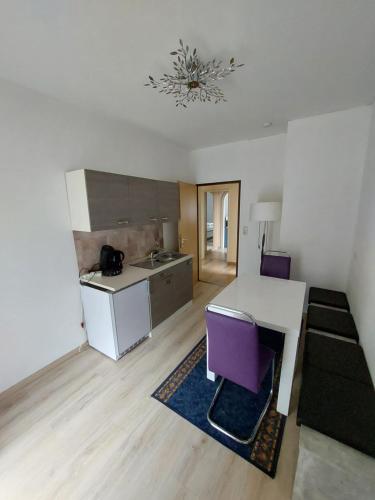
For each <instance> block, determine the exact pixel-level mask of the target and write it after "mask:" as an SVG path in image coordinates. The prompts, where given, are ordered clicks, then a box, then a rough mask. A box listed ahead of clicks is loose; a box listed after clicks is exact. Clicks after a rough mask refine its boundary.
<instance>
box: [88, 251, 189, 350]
mask: <svg viewBox="0 0 375 500" xmlns="http://www.w3.org/2000/svg"><path fill="white" fill-rule="evenodd" d="M173 259H174V260H171V261H169V262H166V263H163V262H161V263H160V262H159V263H158V265H156V266H155V267H154V268H152V267H151V268H150V267H135V266H127V267H126V268H125V269H124V271H123V273H122V274H120V275H118V276H102V275H101V273H91V274H89V275H86V276H81V296H82V303H83V309H84V316H85V324H86V330H87V337H88V342H89V344H90V345H91V346H92V347H94V348H95V349H97V350H98V351H100V352H102V353H103V354H106V355H107V356H109V357H110V358H112V359H115V360H117V359H119V358H120V357H121V356H123V355H124V354H125V353H126V352H128V351H129V350H130V349H132V348H133V347H135V346H136V345H137V344H138V343H140V342H141V341H142V340H143V339H145V338H146V337H147V336H149V335H150V334H151V332H152V330H153V329H154V328H155V327H156V326H158V325H159V324H161V323H162V322H163V321H164V320H166V319H167V318H169V317H170V316H172V315H173V314H174V313H176V312H177V311H179V310H180V309H181V308H183V307H185V306H186V305H188V304H189V303H191V301H192V299H193V277H192V256H191V255H181V254H175V256H174V257H173ZM140 265H141V266H142V265H145V266H147V265H148V261H145V263H142V262H141V263H140Z"/></svg>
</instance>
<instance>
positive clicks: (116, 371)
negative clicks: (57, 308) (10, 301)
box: [0, 283, 299, 500]
mask: <svg viewBox="0 0 375 500" xmlns="http://www.w3.org/2000/svg"><path fill="white" fill-rule="evenodd" d="M219 291H220V287H218V286H215V285H209V284H206V283H199V284H198V285H197V286H196V288H195V299H194V304H193V306H191V307H190V308H189V309H188V310H186V311H184V312H182V313H181V314H179V315H178V316H177V317H174V318H172V320H170V321H169V322H168V323H167V324H166V325H164V326H163V327H162V328H159V329H158V331H157V333H156V334H155V335H154V337H153V338H152V339H149V340H147V341H146V342H144V343H143V344H141V345H140V346H139V347H137V348H136V349H135V350H134V351H132V352H131V353H129V354H128V355H127V356H125V357H124V358H122V359H121V360H120V361H118V362H117V363H116V362H114V361H112V360H110V359H108V358H106V357H105V356H103V355H101V354H99V353H98V352H96V351H94V350H93V349H91V348H87V349H85V350H83V351H82V352H81V353H79V354H75V355H73V356H70V357H67V358H65V359H63V360H62V361H60V362H58V363H55V364H54V365H52V366H51V367H49V368H47V369H44V370H43V371H42V372H40V373H38V374H36V375H34V376H33V377H31V379H29V380H28V381H26V382H23V383H21V384H18V385H17V386H16V387H14V388H12V389H10V390H8V391H7V392H5V393H3V394H1V395H0V498H1V499H2V500H13V499H27V500H34V499H43V500H44V499H48V500H50V499H51V500H52V499H53V500H57V499H63V500H71V499H72V500H74V499H80V500H91V499H101V500H102V499H103V500H110V499H116V500H117V499H121V500H122V499H124V500H132V499H137V500H143V499H155V500H159V499H160V500H169V499H205V500H209V499H215V500H220V499H223V500H229V499H236V500H240V499H252V500H256V499H262V500H276V499H277V500H286V499H290V498H291V491H292V484H293V479H294V473H295V467H296V458H297V446H298V433H299V431H298V428H297V427H296V424H295V411H294V410H293V412H292V414H291V415H290V417H289V418H288V419H287V424H286V429H285V434H284V440H283V444H282V448H281V454H280V460H279V466H278V471H277V475H276V478H275V479H273V480H272V479H271V478H269V477H268V476H266V475H265V474H263V473H262V472H260V471H259V470H258V469H256V468H255V467H253V466H251V465H249V464H248V463H247V462H246V461H244V460H243V459H241V458H240V457H239V456H237V455H235V454H234V453H233V452H231V451H230V450H228V449H226V448H225V447H223V446H222V445H220V444H219V443H218V442H216V441H214V440H213V439H211V438H210V437H209V436H207V435H206V434H204V433H202V432H201V431H200V430H199V429H197V428H195V427H194V426H193V425H191V424H190V423H189V422H187V421H185V420H184V419H183V418H180V417H179V416H177V415H176V414H175V413H173V412H172V411H170V410H168V409H167V408H166V407H165V406H163V405H162V404H160V403H159V402H157V401H156V400H154V399H152V398H150V394H151V393H152V392H153V391H154V389H155V388H156V387H157V386H158V385H159V384H160V383H161V382H162V381H163V380H164V379H165V377H166V376H167V375H168V374H169V373H170V372H171V371H172V370H173V369H174V368H175V367H176V365H177V363H178V362H179V361H180V360H181V359H182V358H183V357H184V356H185V355H186V354H187V353H188V352H189V351H190V349H191V348H192V347H193V346H194V344H195V343H196V342H197V341H198V340H199V339H200V338H201V337H202V336H203V335H204V322H203V306H204V305H205V304H206V303H207V302H208V301H209V300H210V298H212V297H213V296H214V295H216V294H217V293H218V292H219ZM41 348H42V346H41ZM295 385H298V384H295Z"/></svg>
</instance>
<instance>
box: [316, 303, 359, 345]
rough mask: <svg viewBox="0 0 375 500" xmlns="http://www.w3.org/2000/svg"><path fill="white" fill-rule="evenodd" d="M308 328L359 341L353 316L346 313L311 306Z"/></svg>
mask: <svg viewBox="0 0 375 500" xmlns="http://www.w3.org/2000/svg"><path fill="white" fill-rule="evenodd" d="M306 328H307V329H314V330H321V331H323V332H328V333H332V334H334V335H339V336H340V337H344V338H347V339H351V340H355V341H356V342H358V340H359V337H358V332H357V328H356V326H355V323H354V319H353V316H352V315H351V314H350V313H349V312H345V311H336V310H335V309H326V308H325V307H319V306H309V308H308V310H307V322H306Z"/></svg>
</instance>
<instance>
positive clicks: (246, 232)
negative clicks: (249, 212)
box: [242, 226, 249, 235]
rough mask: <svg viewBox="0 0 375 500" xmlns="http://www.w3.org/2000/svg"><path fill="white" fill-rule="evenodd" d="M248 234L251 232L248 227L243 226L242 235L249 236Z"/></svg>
mask: <svg viewBox="0 0 375 500" xmlns="http://www.w3.org/2000/svg"><path fill="white" fill-rule="evenodd" d="M248 232H249V228H248V226H243V227H242V234H244V235H246V234H248Z"/></svg>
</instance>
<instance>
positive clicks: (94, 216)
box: [66, 169, 180, 232]
mask: <svg viewBox="0 0 375 500" xmlns="http://www.w3.org/2000/svg"><path fill="white" fill-rule="evenodd" d="M66 185H67V192H68V199H69V209H70V217H71V223H72V229H73V230H74V231H86V232H91V231H100V230H105V229H118V228H120V227H127V226H129V225H132V224H150V223H162V222H177V221H178V219H179V215H180V201H179V189H178V184H177V183H176V182H167V181H158V180H153V179H145V178H142V177H133V176H129V175H122V174H112V173H110V172H100V171H96V170H86V169H81V170H74V171H72V172H67V173H66Z"/></svg>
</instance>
